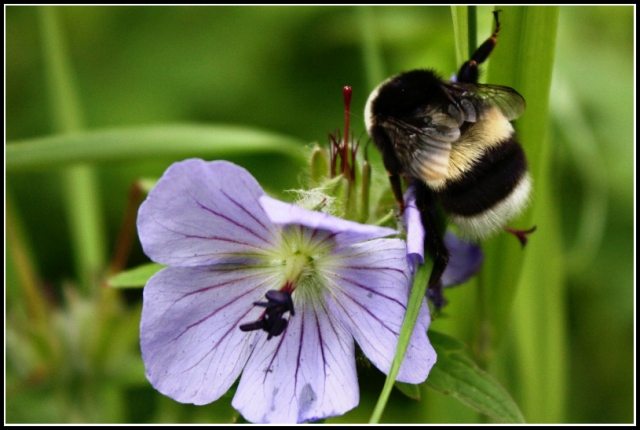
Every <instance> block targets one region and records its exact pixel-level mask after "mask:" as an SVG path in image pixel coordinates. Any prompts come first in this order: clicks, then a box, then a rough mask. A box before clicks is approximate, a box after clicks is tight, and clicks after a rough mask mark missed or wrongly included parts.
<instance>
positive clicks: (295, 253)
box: [240, 226, 334, 340]
mask: <svg viewBox="0 0 640 430" xmlns="http://www.w3.org/2000/svg"><path fill="white" fill-rule="evenodd" d="M333 246H334V242H333V241H332V240H331V234H330V233H328V232H323V231H320V230H313V229H309V228H307V227H302V226H287V227H284V228H283V231H282V242H281V245H280V247H278V249H276V250H275V255H274V257H275V259H274V260H271V263H270V264H273V265H275V266H276V267H279V268H278V269H277V270H278V271H280V270H282V271H281V272H280V273H281V274H282V278H281V279H282V284H281V286H280V288H279V290H269V291H267V292H266V294H265V297H266V299H267V301H266V302H254V303H253V304H254V306H261V307H264V308H265V310H264V312H263V313H262V315H261V316H260V319H259V320H257V321H254V322H252V323H248V324H242V325H241V326H240V330H242V331H253V330H264V331H266V332H267V333H268V337H267V340H269V339H271V338H272V337H273V336H278V335H280V334H282V333H283V332H284V330H285V329H286V328H287V325H288V323H289V319H288V318H287V319H285V317H284V315H285V313H287V312H289V315H290V316H289V318H291V317H292V316H294V315H295V312H294V307H293V304H294V303H293V302H294V300H293V292H294V291H296V290H297V293H296V302H298V303H301V302H305V303H313V302H315V301H317V300H318V299H319V298H320V296H321V285H322V282H321V279H320V277H319V276H318V272H317V269H316V261H317V260H318V259H320V258H322V256H323V255H326V254H327V253H328V252H329V251H330V250H331V249H332V248H333Z"/></svg>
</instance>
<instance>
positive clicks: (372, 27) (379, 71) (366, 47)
mask: <svg viewBox="0 0 640 430" xmlns="http://www.w3.org/2000/svg"><path fill="white" fill-rule="evenodd" d="M356 10H357V11H358V18H359V21H360V29H361V36H362V58H363V59H364V72H365V75H366V82H367V87H368V88H369V90H370V91H371V90H373V89H374V88H375V87H377V86H378V85H379V84H380V83H381V82H382V81H383V80H384V79H385V78H386V74H385V71H384V64H383V62H382V52H381V50H380V44H379V43H378V42H377V36H376V34H377V32H376V22H375V9H374V8H372V7H359V8H356Z"/></svg>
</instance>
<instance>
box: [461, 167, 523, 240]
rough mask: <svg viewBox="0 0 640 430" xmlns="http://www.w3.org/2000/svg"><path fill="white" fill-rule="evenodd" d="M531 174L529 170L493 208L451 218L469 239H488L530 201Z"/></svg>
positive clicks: (462, 234)
mask: <svg viewBox="0 0 640 430" xmlns="http://www.w3.org/2000/svg"><path fill="white" fill-rule="evenodd" d="M530 194H531V176H530V175H529V173H528V172H527V173H526V174H525V175H524V176H523V177H522V179H521V180H520V182H519V183H518V185H517V186H516V188H514V190H513V191H512V192H511V193H510V194H509V195H508V196H507V197H506V198H504V199H503V200H501V201H499V202H498V203H496V204H495V205H494V206H492V207H491V208H489V209H487V210H485V211H483V212H481V213H479V214H477V215H473V216H469V217H466V216H460V215H451V217H450V219H451V222H453V223H454V224H455V225H456V226H458V228H459V229H460V234H461V236H463V237H466V238H469V239H486V238H487V237H489V236H491V235H492V234H493V233H495V232H496V231H497V230H500V229H501V228H503V227H504V226H505V224H506V223H507V222H509V221H510V220H512V219H513V218H514V217H515V216H517V215H518V214H519V213H520V212H522V210H523V209H524V208H525V207H526V206H527V204H528V203H529V198H530Z"/></svg>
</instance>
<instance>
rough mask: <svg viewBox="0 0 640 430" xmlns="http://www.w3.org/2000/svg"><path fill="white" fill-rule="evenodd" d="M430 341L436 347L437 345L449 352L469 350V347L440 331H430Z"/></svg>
mask: <svg viewBox="0 0 640 430" xmlns="http://www.w3.org/2000/svg"><path fill="white" fill-rule="evenodd" d="M429 341H431V344H432V345H434V347H435V345H438V347H439V348H441V349H445V350H447V351H462V350H464V349H467V345H465V344H464V343H463V342H460V341H459V340H458V339H456V338H454V337H451V336H449V335H446V334H444V333H440V332H438V331H433V330H429Z"/></svg>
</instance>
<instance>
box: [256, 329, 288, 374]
mask: <svg viewBox="0 0 640 430" xmlns="http://www.w3.org/2000/svg"><path fill="white" fill-rule="evenodd" d="M289 322H291V317H289ZM288 328H289V324H287V327H286V328H285V329H284V331H283V332H282V334H281V335H280V336H278V337H277V338H276V339H278V346H277V347H276V349H275V351H273V357H271V360H269V365H268V366H267V368H266V369H265V371H264V378H263V379H262V383H263V384H264V383H266V381H267V376H268V375H269V373H270V372H269V369H271V366H272V365H273V362H274V361H275V359H276V356H277V355H278V352H279V351H280V348H281V347H282V344H283V342H284V340H285V338H286V334H287V329H288ZM267 342H269V341H267Z"/></svg>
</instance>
